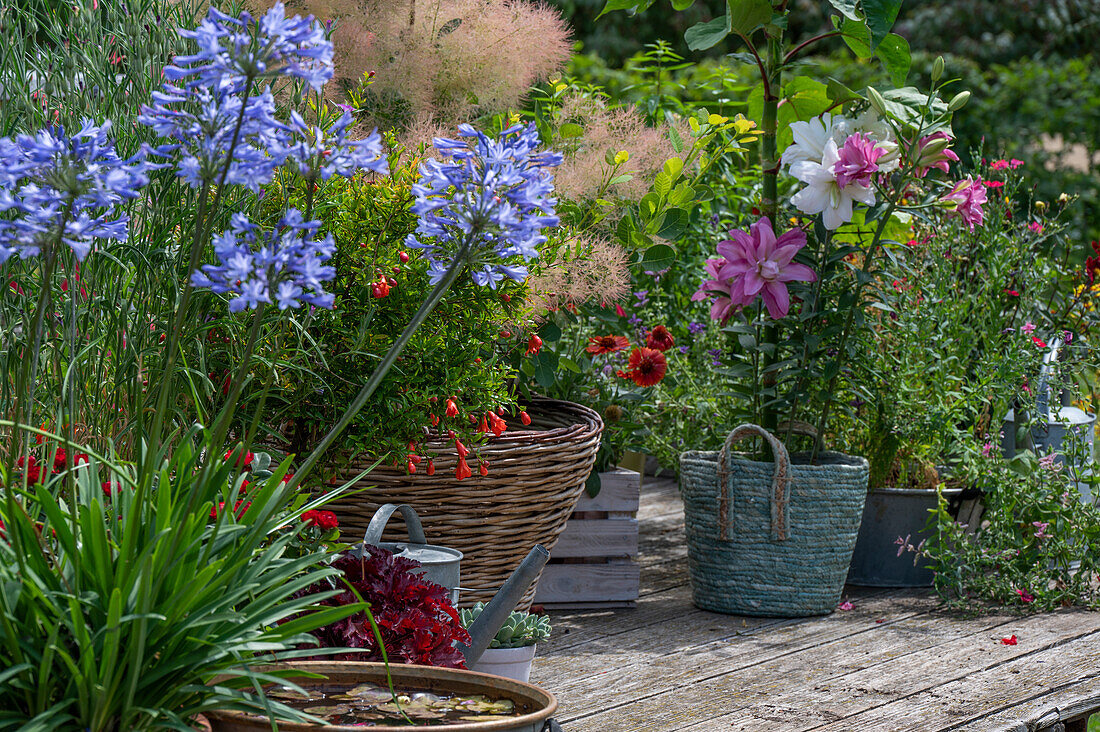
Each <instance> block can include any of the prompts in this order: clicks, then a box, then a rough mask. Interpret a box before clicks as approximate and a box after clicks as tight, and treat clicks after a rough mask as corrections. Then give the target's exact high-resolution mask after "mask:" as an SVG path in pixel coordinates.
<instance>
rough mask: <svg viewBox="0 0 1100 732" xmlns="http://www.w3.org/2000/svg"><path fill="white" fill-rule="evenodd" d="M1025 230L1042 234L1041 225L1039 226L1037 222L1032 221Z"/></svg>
mask: <svg viewBox="0 0 1100 732" xmlns="http://www.w3.org/2000/svg"><path fill="white" fill-rule="evenodd" d="M1027 228H1029V229H1031V230H1032V231H1034V232H1035V233H1036V234H1042V233H1043V225H1042V224H1040V223H1039V222H1038V221H1032V222H1031V223H1030V224H1028V225H1027Z"/></svg>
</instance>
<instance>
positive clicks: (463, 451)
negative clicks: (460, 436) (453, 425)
mask: <svg viewBox="0 0 1100 732" xmlns="http://www.w3.org/2000/svg"><path fill="white" fill-rule="evenodd" d="M455 451H456V452H457V453H458V456H459V457H460V458H464V457H466V456H467V455H469V454H470V449H469V448H468V447H466V446H465V445H463V444H462V441H461V440H455Z"/></svg>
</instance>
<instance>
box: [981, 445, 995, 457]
mask: <svg viewBox="0 0 1100 732" xmlns="http://www.w3.org/2000/svg"><path fill="white" fill-rule="evenodd" d="M992 456H993V443H992V442H986V443H985V444H984V445H982V457H992Z"/></svg>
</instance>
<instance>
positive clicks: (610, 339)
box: [584, 335, 630, 356]
mask: <svg viewBox="0 0 1100 732" xmlns="http://www.w3.org/2000/svg"><path fill="white" fill-rule="evenodd" d="M627 348H630V340H629V339H628V338H627V337H626V336H613V335H606V336H593V337H591V338H589V339H588V347H587V348H585V349H584V350H586V351H588V352H589V353H591V354H592V355H593V356H600V355H603V354H605V353H615V351H622V350H624V349H627Z"/></svg>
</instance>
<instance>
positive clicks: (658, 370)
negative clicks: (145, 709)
mask: <svg viewBox="0 0 1100 732" xmlns="http://www.w3.org/2000/svg"><path fill="white" fill-rule="evenodd" d="M627 366H628V369H627V370H626V371H620V372H619V376H622V377H624V378H628V379H630V380H631V381H633V382H634V383H635V384H637V385H638V386H653V385H654V384H656V383H658V382H660V380H661V379H663V378H665V372H666V371H668V361H666V360H665V354H663V353H661V352H660V351H658V350H657V349H655V348H635V349H634V350H633V351H632V352H631V354H630V360H629V361H628V362H627Z"/></svg>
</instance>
